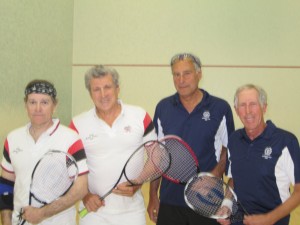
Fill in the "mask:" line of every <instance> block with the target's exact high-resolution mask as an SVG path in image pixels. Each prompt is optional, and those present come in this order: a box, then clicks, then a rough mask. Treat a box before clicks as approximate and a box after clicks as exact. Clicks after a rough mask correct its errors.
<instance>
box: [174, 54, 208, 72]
mask: <svg viewBox="0 0 300 225" xmlns="http://www.w3.org/2000/svg"><path fill="white" fill-rule="evenodd" d="M186 59H189V60H191V61H192V62H193V64H194V67H195V70H196V71H200V70H201V66H202V64H201V61H200V59H199V58H198V57H197V56H195V55H193V54H191V53H179V54H176V55H174V56H173V57H172V59H171V63H170V65H171V67H172V66H173V65H174V64H175V63H176V62H178V61H182V60H186Z"/></svg>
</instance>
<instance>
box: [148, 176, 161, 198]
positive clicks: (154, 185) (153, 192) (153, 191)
mask: <svg viewBox="0 0 300 225" xmlns="http://www.w3.org/2000/svg"><path fill="white" fill-rule="evenodd" d="M160 181H161V178H160V179H157V180H155V181H152V182H151V183H150V189H149V197H150V199H151V198H153V197H156V198H157V197H158V189H159V185H160Z"/></svg>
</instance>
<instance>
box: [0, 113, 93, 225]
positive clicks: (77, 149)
mask: <svg viewBox="0 0 300 225" xmlns="http://www.w3.org/2000/svg"><path fill="white" fill-rule="evenodd" d="M53 123H54V124H53V125H52V126H51V127H50V128H49V129H48V130H47V131H46V132H44V133H43V134H42V135H41V136H40V138H39V139H38V141H37V142H35V141H34V139H33V138H32V136H31V135H30V133H29V128H30V126H31V124H30V123H29V124H27V125H26V126H24V127H21V128H18V129H16V130H14V131H12V132H10V133H9V134H8V136H7V138H6V141H5V145H4V152H3V158H2V163H1V166H2V169H4V170H6V171H7V172H10V173H15V177H16V179H15V185H14V212H13V224H14V223H16V221H18V215H19V212H20V210H21V208H22V207H24V206H27V205H28V204H29V191H30V183H31V175H32V171H33V169H34V167H35V165H36V163H37V162H38V160H39V159H40V158H41V157H42V156H43V155H44V154H45V153H46V152H48V151H50V150H60V151H64V152H68V153H70V154H71V155H73V156H74V158H75V159H76V160H77V163H78V167H79V173H80V174H84V173H87V172H88V168H87V164H86V158H85V154H84V149H83V145H82V142H81V140H80V138H79V136H78V134H77V133H76V132H74V131H73V130H71V129H69V128H68V127H66V126H63V125H61V124H60V121H59V120H58V119H53ZM58 215H59V216H58ZM58 215H56V216H53V217H51V218H49V219H47V220H45V221H43V223H41V224H55V225H56V224H60V223H59V221H60V220H64V219H65V218H67V219H65V220H66V221H67V220H69V221H71V220H74V219H75V208H73V209H72V208H71V209H68V210H65V211H63V212H61V213H60V214H58ZM67 215H68V216H67ZM56 218H59V219H56ZM49 221H51V222H50V223H49Z"/></svg>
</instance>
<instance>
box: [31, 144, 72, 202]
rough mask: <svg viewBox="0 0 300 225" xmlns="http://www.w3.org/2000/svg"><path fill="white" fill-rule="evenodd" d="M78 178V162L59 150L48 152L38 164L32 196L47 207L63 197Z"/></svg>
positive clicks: (34, 175) (33, 177)
mask: <svg viewBox="0 0 300 225" xmlns="http://www.w3.org/2000/svg"><path fill="white" fill-rule="evenodd" d="M77 176H78V167H77V163H76V160H75V159H74V158H73V157H72V156H71V155H70V154H68V153H66V152H63V151H58V150H51V151H49V152H47V153H46V154H45V155H44V156H43V157H42V158H41V159H40V160H39V161H38V162H37V164H36V166H35V168H34V170H33V172H32V177H31V185H30V195H31V196H32V197H33V198H34V199H35V200H36V201H37V202H39V203H41V204H43V205H45V204H49V203H51V202H53V201H54V200H56V199H57V198H59V197H61V196H63V195H64V194H65V193H66V192H67V191H68V190H69V189H70V188H71V186H72V184H73V183H74V181H75V179H76V178H77Z"/></svg>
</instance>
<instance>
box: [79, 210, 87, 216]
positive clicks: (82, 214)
mask: <svg viewBox="0 0 300 225" xmlns="http://www.w3.org/2000/svg"><path fill="white" fill-rule="evenodd" d="M86 214H88V210H87V209H86V208H84V209H82V210H80V211H79V216H80V218H83V217H85V216H86Z"/></svg>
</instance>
